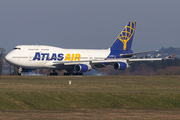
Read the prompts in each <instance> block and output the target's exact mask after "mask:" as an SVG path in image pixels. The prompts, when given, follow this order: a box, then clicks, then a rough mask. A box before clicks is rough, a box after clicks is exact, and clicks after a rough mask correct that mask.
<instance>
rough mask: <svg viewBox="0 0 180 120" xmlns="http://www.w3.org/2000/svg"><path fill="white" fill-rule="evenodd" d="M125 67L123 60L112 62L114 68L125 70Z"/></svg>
mask: <svg viewBox="0 0 180 120" xmlns="http://www.w3.org/2000/svg"><path fill="white" fill-rule="evenodd" d="M126 68H127V63H124V62H116V63H114V69H115V70H125V69H126Z"/></svg>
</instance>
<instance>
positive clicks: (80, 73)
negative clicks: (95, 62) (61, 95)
mask: <svg viewBox="0 0 180 120" xmlns="http://www.w3.org/2000/svg"><path fill="white" fill-rule="evenodd" d="M73 75H83V73H82V72H78V73H73Z"/></svg>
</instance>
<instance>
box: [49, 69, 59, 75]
mask: <svg viewBox="0 0 180 120" xmlns="http://www.w3.org/2000/svg"><path fill="white" fill-rule="evenodd" d="M50 76H58V73H57V72H56V71H55V70H53V72H52V73H50Z"/></svg>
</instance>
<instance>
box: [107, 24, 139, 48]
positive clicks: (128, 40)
mask: <svg viewBox="0 0 180 120" xmlns="http://www.w3.org/2000/svg"><path fill="white" fill-rule="evenodd" d="M135 27H136V22H129V23H128V24H127V25H126V26H125V28H124V30H123V31H122V32H121V33H120V35H119V36H118V37H117V39H116V41H115V42H114V43H113V45H112V46H111V47H110V49H111V50H119V51H125V50H130V49H131V45H132V41H133V36H134V31H135Z"/></svg>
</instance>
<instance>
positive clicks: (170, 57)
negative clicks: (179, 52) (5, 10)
mask: <svg viewBox="0 0 180 120" xmlns="http://www.w3.org/2000/svg"><path fill="white" fill-rule="evenodd" d="M175 55H176V54H172V55H171V56H169V57H166V59H172V58H173V57H174V56H175Z"/></svg>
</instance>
